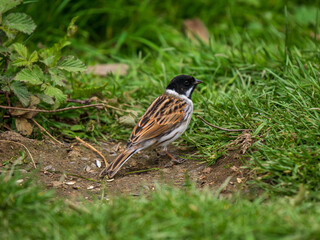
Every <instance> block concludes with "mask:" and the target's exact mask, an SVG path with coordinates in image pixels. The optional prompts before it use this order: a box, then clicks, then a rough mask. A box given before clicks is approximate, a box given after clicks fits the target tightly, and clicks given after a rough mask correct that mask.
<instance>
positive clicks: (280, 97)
mask: <svg viewBox="0 0 320 240" xmlns="http://www.w3.org/2000/svg"><path fill="white" fill-rule="evenodd" d="M32 2H33V3H31V4H26V5H23V6H22V8H23V9H25V10H26V11H27V13H28V14H30V15H31V16H32V17H33V18H34V19H35V22H36V23H37V24H38V25H39V27H38V29H37V30H36V32H35V33H34V34H33V35H32V37H30V38H29V39H27V40H25V42H26V44H29V45H33V46H36V45H37V44H38V43H41V44H44V45H50V44H52V42H55V41H56V40H57V39H59V38H61V36H63V35H64V32H65V28H66V26H67V25H68V22H69V21H70V20H71V18H72V17H74V16H79V19H78V28H79V30H78V35H76V37H75V38H73V39H72V45H71V46H72V48H71V49H69V51H71V52H72V54H74V55H77V56H78V57H80V58H81V59H82V60H83V61H85V62H86V63H87V64H95V63H97V62H102V63H114V62H121V63H126V64H128V65H129V66H130V69H129V71H128V74H127V75H126V76H113V75H109V76H107V77H104V78H101V77H94V76H86V75H83V76H73V77H72V78H70V79H71V80H70V83H69V88H68V89H66V90H65V92H67V93H69V94H72V92H73V90H72V88H71V86H72V87H73V89H83V88H90V87H91V88H92V87H93V86H94V87H99V86H103V85H104V84H105V83H107V85H106V86H105V88H104V90H101V93H99V94H96V95H98V96H99V97H100V98H101V99H105V100H107V101H108V103H109V104H110V105H113V106H115V107H117V108H120V109H125V110H130V111H132V112H133V113H132V115H133V116H134V117H135V119H136V120H137V119H138V118H137V117H136V115H138V116H140V115H141V114H142V113H143V111H144V110H145V109H146V108H147V107H148V105H149V104H150V102H151V101H152V100H153V99H154V98H155V97H157V96H158V95H159V94H161V93H162V91H163V89H164V88H165V86H166V85H167V84H168V82H169V81H170V79H171V78H172V77H174V76H176V75H178V74H182V73H183V74H192V75H194V76H195V77H197V78H198V79H201V80H202V81H204V84H202V86H199V89H198V90H197V91H195V93H194V96H193V101H194V108H195V115H200V116H202V117H203V118H205V119H206V120H207V121H209V122H211V123H212V124H215V125H218V126H221V127H226V128H250V129H252V130H253V136H254V138H255V140H256V142H255V144H254V145H253V147H252V149H251V150H249V152H247V154H246V156H248V157H249V160H248V162H247V164H246V167H248V168H250V169H252V170H253V171H254V173H255V174H256V177H255V178H254V179H253V181H252V183H254V184H256V185H257V186H258V187H262V188H263V189H265V190H266V193H265V194H266V196H268V199H267V200H265V199H264V198H263V197H261V198H258V199H255V200H252V201H249V200H247V199H246V198H243V197H235V198H233V199H231V200H220V199H217V198H216V197H214V196H213V193H210V192H198V191H197V190H194V189H193V188H191V189H185V190H181V191H180V190H176V189H162V188H161V190H159V191H156V193H154V194H152V196H151V197H150V198H138V199H133V198H124V197H119V199H114V200H112V201H110V202H108V203H105V202H103V203H98V202H97V203H94V204H89V205H87V206H86V207H87V208H88V209H89V210H90V214H87V213H81V214H80V215H79V213H77V212H75V211H73V210H71V209H68V208H67V207H66V206H65V205H64V204H63V203H60V202H56V201H55V200H53V198H52V197H51V196H49V195H47V194H46V193H43V192H42V191H40V192H39V190H35V189H34V188H33V187H26V188H24V187H23V188H22V189H20V188H18V187H12V186H11V185H8V184H9V183H6V184H3V186H1V187H2V191H4V189H6V190H5V191H7V192H6V194H5V195H3V197H4V198H3V199H2V200H1V201H2V202H4V201H5V202H8V201H9V200H8V199H9V197H7V196H11V195H13V196H15V197H12V198H10V199H11V200H10V201H11V203H12V204H13V205H12V207H11V208H10V209H13V210H12V214H13V215H11V213H10V211H11V210H8V207H5V208H1V209H2V212H3V213H5V214H4V215H3V216H6V217H5V218H0V219H2V220H1V221H3V224H6V225H3V224H1V225H3V226H8V227H9V228H8V229H9V230H10V229H11V230H10V231H4V232H3V233H4V234H8V235H7V236H8V237H13V234H14V232H16V231H18V230H19V231H20V232H19V233H18V235H17V236H24V234H25V236H26V237H25V238H28V236H30V237H29V238H32V239H33V238H43V237H48V236H51V237H52V236H54V237H52V238H57V239H58V238H63V239H73V238H74V239H78V238H88V239H97V238H107V236H109V237H110V238H122V237H123V236H125V235H127V236H128V235H130V236H132V238H136V239H140V238H173V239H177V238H186V237H188V236H189V237H190V238H195V239H197V238H198V239H206V238H208V239H209V238H210V239H212V236H214V237H216V238H218V239H230V238H232V239H255V238H256V239H280V238H284V239H316V238H317V236H318V235H319V234H320V232H319V221H320V220H319V210H318V209H319V200H320V196H319V191H320V161H319V151H320V150H319V149H320V146H319V137H320V127H319V126H320V125H319V122H320V112H319V109H313V108H319V106H320V82H319V77H320V71H319V69H320V58H319V56H320V55H319V40H316V39H315V38H314V37H312V36H311V35H312V34H314V35H316V34H317V33H319V29H318V28H319V16H318V15H319V13H318V12H319V9H318V6H319V2H318V1H315V2H313V3H311V2H310V3H304V4H300V3H299V1H287V3H286V5H285V4H284V3H283V2H282V1H272V0H269V1H263V2H261V1H255V0H251V1H244V0H241V1H240V0H237V1H223V0H221V1H205V0H203V1H184V2H183V3H178V2H175V1H170V0H166V1H142V3H141V4H140V1H139V4H138V1H131V2H130V3H129V2H127V1H105V2H103V1H91V2H87V1H77V3H72V4H71V2H69V1H66V0H64V1H62V0H60V1H54V3H52V2H50V1H32ZM40 5H41V9H43V11H41V12H39V6H40ZM192 17H198V18H200V19H202V20H203V21H204V23H205V24H206V25H207V27H208V29H209V31H210V44H209V45H205V44H201V43H199V44H195V43H194V42H191V41H190V40H188V39H187V38H186V37H185V35H184V34H183V32H182V30H181V28H182V22H183V19H185V18H192ZM0 97H1V99H0V100H3V99H4V97H3V96H0ZM70 105H71V104H70V103H68V104H66V106H70ZM127 114H128V113H127V112H123V111H119V110H114V109H108V111H107V112H104V111H101V110H94V109H91V110H90V111H89V110H81V111H80V110H77V111H72V112H64V113H59V114H54V115H53V114H51V115H49V114H42V115H40V114H38V115H37V118H36V119H37V121H38V122H40V123H42V125H43V126H44V127H45V128H46V129H48V130H50V131H52V132H53V134H55V136H59V135H60V136H61V137H71V138H73V137H74V136H75V135H78V136H80V137H85V138H89V139H91V140H95V139H96V138H103V139H117V140H119V139H122V140H126V139H127V138H128V136H129V134H130V131H131V129H132V126H126V125H122V124H120V123H119V121H117V119H119V118H120V117H122V116H125V115H127ZM73 125H78V126H77V127H76V128H77V130H76V131H75V130H74V129H75V128H74V127H73V128H72V126H73ZM12 126H13V125H12ZM55 129H56V130H55ZM237 135H238V133H226V132H223V131H220V130H216V129H212V128H211V127H209V126H207V125H205V124H204V123H202V122H201V121H200V120H199V119H197V118H195V117H194V118H193V120H192V122H191V124H190V127H189V129H188V130H187V132H186V133H185V134H184V135H183V137H182V141H181V142H180V144H185V145H188V146H190V147H193V146H194V147H196V148H197V150H198V151H199V155H200V156H202V158H203V159H204V160H206V161H207V162H208V164H212V163H214V161H215V160H216V157H215V156H217V155H219V154H220V153H221V152H223V151H224V147H225V146H226V145H227V144H228V143H230V142H231V141H232V140H233V139H234V138H235V137H236V136H237ZM12 184H13V183H12ZM10 186H11V187H10ZM299 186H303V189H305V191H306V194H305V196H304V198H303V199H304V200H303V202H302V203H301V205H294V204H289V202H292V201H291V200H292V198H293V196H295V195H297V194H298V191H299ZM19 189H20V190H19ZM2 191H0V193H1V192H2ZM10 194H11V195H10ZM25 194H26V195H27V196H28V197H27V198H28V199H31V200H30V201H29V202H28V203H25V202H24V201H23V200H18V199H20V198H19V196H25ZM28 194H29V195H30V196H29V195H28ZM16 195H17V196H16ZM35 195H36V197H34V198H33V197H32V196H35ZM38 195H39V196H38ZM270 196H272V197H271V198H270V199H269V197H270ZM6 199H7V200H6ZM32 199H33V200H32ZM10 201H9V202H10ZM1 204H2V203H1ZM1 206H4V205H1ZM5 206H6V205H5ZM37 206H39V207H37ZM190 206H191V207H190ZM28 207H30V209H28ZM42 208H46V210H41V209H42ZM37 209H39V210H37ZM193 209H196V211H194V210H193ZM4 211H7V212H4ZM8 211H9V212H8ZM31 212H32V213H34V214H36V216H39V219H38V218H36V217H35V218H34V219H36V220H34V221H35V222H34V223H31V222H29V221H26V225H23V224H24V223H23V221H20V220H19V221H18V220H17V221H16V220H14V218H13V217H12V216H19V217H20V216H21V219H22V218H28V214H31ZM43 212H46V213H43ZM17 213H20V215H19V214H17ZM163 213H166V214H163ZM25 214H26V215H25ZM41 214H45V215H43V216H42V215H41ZM79 216H80V217H79ZM18 219H20V218H18ZM37 219H38V220H37ZM40 219H41V222H39V223H38V222H37V221H40ZM133 220H135V222H134V224H132V222H133ZM42 222H43V226H42V225H41V223H42ZM19 224H21V225H19ZM28 224H29V225H30V224H33V228H32V229H33V230H32V231H30V230H29V229H30V228H29V227H27V226H29V225H28ZM13 228H16V230H15V229H13ZM192 234H195V235H192ZM1 235H2V234H1ZM4 236H6V235H4ZM136 236H137V237H136Z"/></svg>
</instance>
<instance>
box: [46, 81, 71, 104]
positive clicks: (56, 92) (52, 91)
mask: <svg viewBox="0 0 320 240" xmlns="http://www.w3.org/2000/svg"><path fill="white" fill-rule="evenodd" d="M44 93H45V94H46V95H48V96H50V97H54V98H55V99H56V101H55V108H58V107H59V106H60V105H61V103H63V102H65V101H66V99H67V96H66V95H65V94H63V92H62V91H61V90H60V89H59V88H55V87H53V86H50V85H48V86H47V88H46V89H45V90H44Z"/></svg>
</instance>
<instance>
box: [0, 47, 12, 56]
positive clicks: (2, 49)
mask: <svg viewBox="0 0 320 240" xmlns="http://www.w3.org/2000/svg"><path fill="white" fill-rule="evenodd" d="M8 52H10V50H9V48H7V47H4V46H0V53H2V54H3V53H8Z"/></svg>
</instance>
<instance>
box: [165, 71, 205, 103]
mask: <svg viewBox="0 0 320 240" xmlns="http://www.w3.org/2000/svg"><path fill="white" fill-rule="evenodd" d="M199 83H202V81H200V80H198V79H195V78H194V77H192V76H189V75H179V76H176V77H174V78H173V79H172V80H171V81H170V83H169V85H168V87H167V88H166V89H168V90H173V91H175V92H177V93H179V94H182V95H185V96H186V97H188V98H190V99H191V95H192V93H193V90H194V89H195V88H196V86H197V85H198V84H199Z"/></svg>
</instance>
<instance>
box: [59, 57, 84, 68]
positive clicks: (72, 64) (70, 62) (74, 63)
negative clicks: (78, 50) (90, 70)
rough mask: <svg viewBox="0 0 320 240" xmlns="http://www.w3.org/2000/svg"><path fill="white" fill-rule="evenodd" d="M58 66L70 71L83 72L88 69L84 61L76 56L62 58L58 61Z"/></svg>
mask: <svg viewBox="0 0 320 240" xmlns="http://www.w3.org/2000/svg"><path fill="white" fill-rule="evenodd" d="M57 67H58V68H59V69H62V70H65V71H68V72H83V71H85V70H86V66H85V65H84V63H83V62H81V61H80V60H79V59H78V58H75V57H74V56H68V57H66V58H64V59H62V60H61V61H59V62H58V64H57Z"/></svg>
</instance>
